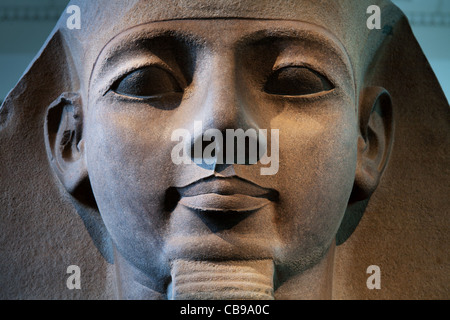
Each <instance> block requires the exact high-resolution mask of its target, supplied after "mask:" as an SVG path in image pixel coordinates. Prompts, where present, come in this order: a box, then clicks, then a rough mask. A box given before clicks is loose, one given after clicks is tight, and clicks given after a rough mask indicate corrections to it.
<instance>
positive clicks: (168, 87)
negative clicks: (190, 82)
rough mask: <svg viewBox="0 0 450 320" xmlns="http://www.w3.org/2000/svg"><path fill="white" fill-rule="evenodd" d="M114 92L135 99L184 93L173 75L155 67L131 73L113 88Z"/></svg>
mask: <svg viewBox="0 0 450 320" xmlns="http://www.w3.org/2000/svg"><path fill="white" fill-rule="evenodd" d="M113 90H114V92H116V93H118V94H122V95H126V96H133V97H154V96H161V95H164V94H169V93H181V92H183V89H182V88H181V86H180V85H179V84H178V81H177V80H176V79H175V78H174V76H173V75H172V74H170V73H169V72H168V71H166V70H164V69H162V68H159V67H155V66H150V67H145V68H142V69H138V70H136V71H133V72H131V73H129V74H128V75H126V76H125V77H124V78H122V79H121V80H119V81H118V82H117V83H116V84H115V85H114V86H113Z"/></svg>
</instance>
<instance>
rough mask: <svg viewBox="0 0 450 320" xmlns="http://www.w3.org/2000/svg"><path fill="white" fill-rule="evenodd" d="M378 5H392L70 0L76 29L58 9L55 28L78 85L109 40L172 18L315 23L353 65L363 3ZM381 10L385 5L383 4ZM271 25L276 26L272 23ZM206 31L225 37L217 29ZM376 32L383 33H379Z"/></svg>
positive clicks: (299, 0) (382, 0)
mask: <svg viewBox="0 0 450 320" xmlns="http://www.w3.org/2000/svg"><path fill="white" fill-rule="evenodd" d="M373 4H377V5H380V6H382V7H383V8H385V7H391V6H392V4H391V3H390V1H387V0H370V1H369V0H345V1H321V0H317V1H311V0H295V1H294V0H292V1H289V0H286V1H273V0H258V1H254V0H239V1H237V0H217V1H211V0H189V1H187V0H178V1H176V0H162V1H161V0H130V1H122V0H97V1H82V0H72V1H71V2H70V3H69V7H70V6H77V7H78V8H79V9H80V15H81V28H80V29H79V30H70V29H68V28H67V19H68V15H69V14H67V13H63V15H62V17H61V19H60V21H59V23H58V26H57V29H58V30H59V31H60V32H61V33H62V34H63V35H64V39H65V41H66V42H67V43H68V47H69V52H70V53H71V55H72V59H73V62H74V65H75V66H76V69H77V72H78V76H79V78H80V80H81V86H83V85H85V86H87V85H88V81H85V80H88V78H89V77H90V75H91V74H92V70H93V67H94V65H95V63H96V61H97V58H98V56H99V54H100V52H102V50H103V49H104V48H105V46H106V45H107V44H108V43H110V42H111V40H112V39H114V38H115V37H117V36H118V35H120V34H123V33H124V32H126V31H127V30H129V29H132V28H135V27H136V26H139V25H142V24H148V23H152V22H158V21H176V20H195V19H198V20H201V19H203V20H205V19H209V20H213V21H217V20H227V19H247V20H250V21H251V20H254V21H255V23H256V20H266V21H269V20H273V21H280V20H287V21H298V22H304V23H308V24H310V25H315V26H317V27H318V28H322V29H323V30H328V32H329V34H332V35H333V38H334V39H337V40H338V41H339V42H340V43H341V44H342V46H343V47H344V48H345V50H346V51H347V53H348V56H349V57H350V60H352V64H353V65H354V66H356V67H355V68H356V69H358V67H357V66H358V64H359V61H360V60H362V59H364V58H363V56H364V55H362V54H361V51H362V50H361V47H362V46H363V44H364V43H366V42H367V34H368V33H369V31H370V30H368V29H367V27H366V22H367V8H368V6H370V5H373ZM383 10H384V9H383ZM272 28H275V25H272ZM210 33H211V35H212V34H214V35H217V36H224V35H223V34H221V31H220V30H214V33H213V32H212V31H211V32H210ZM379 34H380V35H381V36H382V34H381V33H379Z"/></svg>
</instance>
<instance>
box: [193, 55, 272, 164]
mask: <svg viewBox="0 0 450 320" xmlns="http://www.w3.org/2000/svg"><path fill="white" fill-rule="evenodd" d="M236 69H237V68H236V66H235V63H233V62H232V61H230V60H227V61H223V60H220V59H218V60H216V61H215V63H213V64H212V65H211V69H210V70H211V72H210V73H209V77H208V78H207V80H205V81H204V82H203V83H204V86H203V88H202V89H201V91H202V93H203V94H202V98H201V100H200V101H201V102H200V110H201V121H198V122H197V123H196V126H195V128H194V136H193V140H192V146H191V147H192V152H191V156H192V158H193V160H194V162H195V163H196V164H197V165H200V166H202V167H207V168H209V169H215V170H216V171H221V170H223V169H225V168H226V167H227V166H229V165H232V164H242V165H251V164H255V163H256V162H258V160H259V158H260V157H259V155H260V153H261V154H264V151H265V149H266V139H265V137H264V136H263V135H260V129H261V128H260V127H259V126H258V124H257V123H256V121H255V119H254V117H253V116H252V113H251V110H252V108H250V105H249V104H251V101H250V99H249V96H248V95H247V94H246V91H245V88H244V87H243V86H242V85H239V81H237V80H238V78H237V74H236Z"/></svg>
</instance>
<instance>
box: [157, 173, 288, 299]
mask: <svg viewBox="0 0 450 320" xmlns="http://www.w3.org/2000/svg"><path fill="white" fill-rule="evenodd" d="M172 191H173V190H172ZM176 192H177V194H178V195H179V196H178V197H174V199H176V205H174V209H173V210H171V212H170V221H171V228H170V232H169V236H168V238H167V239H166V241H165V248H164V252H165V256H166V259H167V261H170V267H171V282H170V285H169V286H168V288H167V298H168V299H177V300H178V299H180V300H190V299H195V300H196V299H200V300H203V299H207V300H210V299H220V300H230V299H231V300H242V299H250V300H260V299H263V300H267V299H273V292H274V263H273V261H274V252H276V251H277V247H278V246H279V243H278V241H277V239H278V238H277V237H276V236H274V235H275V234H276V228H275V225H274V223H273V221H274V214H275V209H274V208H275V205H276V204H275V203H276V202H277V201H278V192H277V191H276V190H273V189H268V188H264V187H261V186H259V185H257V184H255V183H253V182H250V181H247V180H245V179H242V178H240V177H237V176H233V177H217V176H212V177H208V178H204V179H200V180H197V181H195V182H194V183H191V184H189V185H187V186H184V187H177V188H176Z"/></svg>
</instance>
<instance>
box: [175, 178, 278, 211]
mask: <svg viewBox="0 0 450 320" xmlns="http://www.w3.org/2000/svg"><path fill="white" fill-rule="evenodd" d="M177 190H178V192H179V194H180V197H181V198H180V201H179V203H180V204H182V205H184V206H186V207H188V208H190V209H194V210H199V211H210V212H211V211H217V212H226V211H235V212H249V211H254V210H258V209H260V208H262V207H264V206H266V205H267V204H269V203H270V202H271V201H276V200H277V199H278V192H277V191H276V190H273V189H267V188H263V187H260V186H258V185H256V184H254V183H252V182H249V181H247V180H245V179H242V178H238V177H231V178H219V177H210V178H207V179H202V180H199V181H197V182H195V183H193V184H191V185H189V186H187V187H184V188H177Z"/></svg>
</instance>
